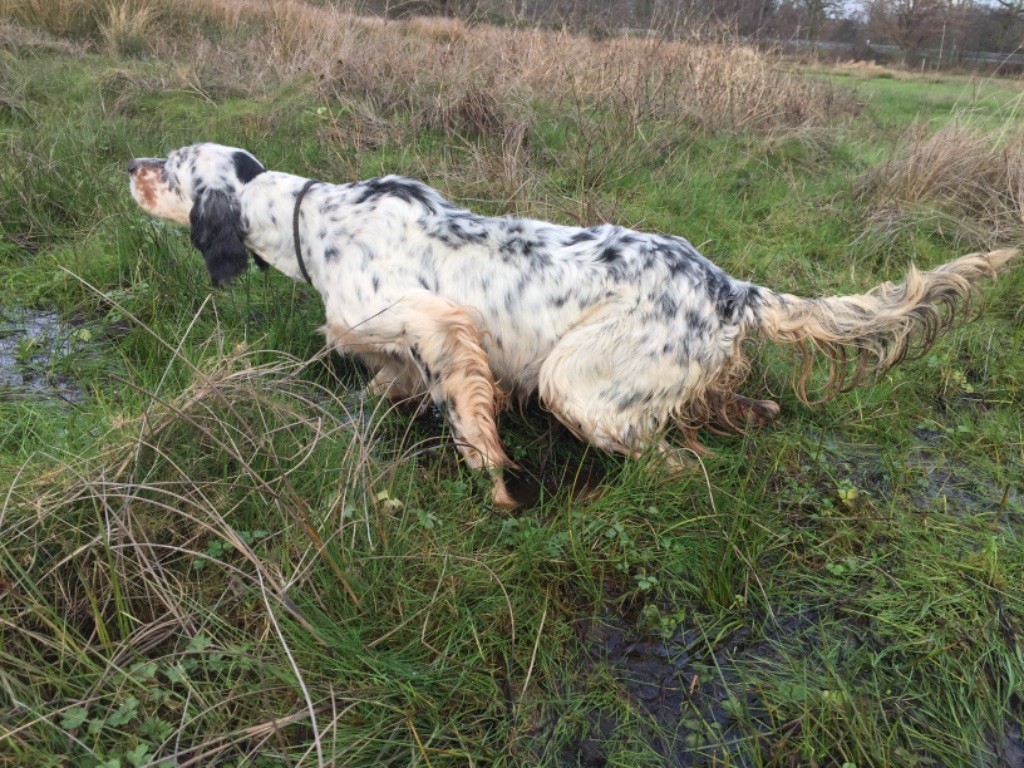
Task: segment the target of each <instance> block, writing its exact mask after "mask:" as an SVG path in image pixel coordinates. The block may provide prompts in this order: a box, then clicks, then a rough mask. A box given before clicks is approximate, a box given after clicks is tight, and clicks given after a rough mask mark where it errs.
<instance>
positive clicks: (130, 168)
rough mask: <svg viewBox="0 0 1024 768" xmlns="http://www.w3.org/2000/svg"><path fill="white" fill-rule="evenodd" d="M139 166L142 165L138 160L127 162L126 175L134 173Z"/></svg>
mask: <svg viewBox="0 0 1024 768" xmlns="http://www.w3.org/2000/svg"><path fill="white" fill-rule="evenodd" d="M140 165H142V161H141V160H138V159H135V160H130V161H129V162H128V173H135V171H137V170H138V169H139V166H140Z"/></svg>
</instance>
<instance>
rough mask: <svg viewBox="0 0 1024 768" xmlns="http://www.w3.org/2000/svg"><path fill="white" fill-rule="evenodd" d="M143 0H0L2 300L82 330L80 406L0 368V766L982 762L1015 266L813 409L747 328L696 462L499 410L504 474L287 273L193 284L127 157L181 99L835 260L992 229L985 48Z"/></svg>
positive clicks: (563, 210)
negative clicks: (834, 54) (398, 404)
mask: <svg viewBox="0 0 1024 768" xmlns="http://www.w3.org/2000/svg"><path fill="white" fill-rule="evenodd" d="M72 6H74V7H72ZM135 7H136V6H134V5H132V4H124V3H121V4H98V3H95V4H89V3H79V4H77V5H76V4H74V3H68V2H62V3H58V2H56V0H54V2H53V3H51V4H48V3H46V2H44V0H39V1H38V2H35V3H18V4H10V5H0V10H2V11H3V14H4V16H5V18H8V19H9V21H8V22H4V23H2V24H0V74H2V76H0V136H2V138H3V142H4V148H5V152H4V153H3V154H2V155H0V235H2V237H0V267H2V268H0V297H2V298H0V307H3V308H5V309H12V308H26V307H27V308H35V309H46V310H57V311H59V313H60V315H61V317H62V319H63V321H64V323H65V328H66V332H67V333H69V334H70V333H74V334H77V336H76V338H78V339H79V340H81V339H85V340H87V341H86V343H76V344H75V345H74V348H73V349H74V351H73V352H71V353H70V354H67V355H56V354H55V355H53V359H52V360H51V361H50V363H49V366H50V367H51V368H52V370H53V371H54V375H60V376H61V377H65V378H67V379H70V380H72V381H74V382H75V383H76V385H77V386H78V387H80V389H81V390H82V392H83V394H84V396H83V397H82V398H81V399H79V400H77V401H75V402H74V403H73V404H69V403H67V402H65V401H64V400H61V399H60V398H58V397H55V396H52V394H49V393H48V392H47V391H46V390H45V389H42V390H40V392H38V393H37V394H36V395H35V396H32V397H25V396H23V395H22V394H19V395H18V396H14V395H13V394H10V393H6V392H4V391H0V424H3V429H2V430H0V478H2V480H0V541H2V542H3V544H2V545H0V701H2V702H3V706H0V764H3V765H10V766H25V765H32V766H36V765H39V766H47V765H50V766H57V765H70V766H76V767H77V766H82V767H83V768H96V767H98V766H143V765H218V766H234V767H236V768H238V767H240V766H299V765H327V764H337V765H353V766H358V765H368V766H369V765H373V766H379V765H402V766H406V765H423V766H442V765H444V766H455V765H459V766H463V765H466V766H468V765H478V766H479V765H488V766H491V765H494V766H501V765H550V766H567V765H588V766H591V765H622V766H639V765H762V766H769V765H772V766H774V765H778V766H790V765H816V766H844V765H856V766H861V767H863V766H884V765H914V764H921V765H927V764H933V765H943V766H961V765H962V766H978V765H985V766H988V765H992V766H997V765H1007V766H1009V765H1013V764H1015V761H1016V760H1017V759H1018V758H1019V755H1020V754H1021V750H1022V749H1024V745H1022V737H1021V720H1022V718H1024V706H1022V695H1024V691H1022V684H1021V680H1024V655H1022V636H1024V635H1022V632H1024V630H1022V627H1024V598H1022V597H1021V591H1020V589H1019V585H1020V583H1021V579H1022V578H1024V548H1022V546H1021V536H1022V533H1024V501H1022V497H1021V489H1022V486H1024V432H1022V430H1024V427H1022V421H1021V418H1020V414H1021V412H1022V407H1024V363H1022V360H1024V354H1022V353H1024V316H1022V314H1021V310H1020V306H1021V302H1020V298H1019V297H1020V296H1021V295H1022V290H1024V283H1022V277H1021V274H1020V271H1019V270H1018V272H1016V273H1013V274H1009V275H1006V276H1004V277H1003V278H1002V279H1001V280H1000V281H998V282H997V283H995V284H994V285H992V286H990V287H987V288H986V289H985V297H986V299H987V301H986V307H985V312H984V314H983V315H982V316H981V317H980V319H978V320H977V321H976V322H975V323H973V324H971V325H970V326H968V327H966V328H964V329H963V330H960V331H957V332H955V333H953V334H952V335H950V336H948V337H946V338H945V339H944V340H943V341H941V342H940V343H939V344H938V345H936V346H935V347H934V348H933V349H932V350H931V352H930V353H929V354H928V355H927V356H926V357H925V358H923V359H921V360H917V361H908V362H906V363H904V364H903V365H902V366H900V367H898V368H896V369H895V370H893V371H892V372H890V373H889V374H888V375H887V376H886V377H885V378H884V379H883V380H882V381H880V382H879V383H878V384H877V385H876V386H873V387H871V388H868V389H863V390H858V391H856V392H853V393H850V394H848V395H844V396H841V397H839V398H836V399H835V400H833V401H831V402H829V403H827V404H825V405H823V406H821V407H819V408H816V409H813V410H811V409H807V408H805V407H803V406H801V405H800V404H799V402H798V401H797V399H796V397H795V396H794V395H793V394H792V391H791V390H790V389H789V387H788V381H789V376H790V371H791V361H790V360H789V358H788V355H787V353H786V352H785V351H784V350H775V349H771V348H767V347H766V348H764V349H763V350H761V351H760V352H759V353H758V354H757V355H756V356H755V359H756V369H755V370H754V371H753V372H752V376H751V379H750V387H749V389H750V391H751V392H754V391H767V392H770V393H772V395H773V396H774V397H776V398H777V399H779V401H780V403H781V404H782V408H783V413H784V419H783V420H782V422H781V423H780V424H779V425H777V426H775V427H773V428H771V429H769V430H766V431H763V432H759V433H756V434H753V433H752V434H748V435H746V436H742V437H718V436H709V437H708V438H707V443H708V444H709V445H710V447H712V448H713V449H714V450H715V455H714V456H712V457H710V458H708V459H706V460H705V461H704V463H703V465H702V466H701V467H700V468H699V469H698V470H697V471H695V472H694V473H693V474H692V475H688V476H685V477H681V478H674V479H670V478H666V477H665V476H664V475H662V474H661V473H660V472H659V471H658V469H657V468H656V467H655V466H651V465H650V464H649V462H646V461H625V460H622V459H620V458H616V457H608V456H604V455H598V454H596V453H595V452H593V451H590V450H588V449H586V448H585V447H584V446H580V445H578V444H576V443H575V442H573V441H572V440H571V438H569V437H568V436H567V435H565V434H564V432H563V431H561V430H560V429H558V428H557V427H556V426H555V425H553V424H551V423H550V421H549V420H548V419H547V418H546V417H545V416H544V414H543V413H540V412H537V411H536V410H534V411H530V412H528V413H527V414H525V415H520V414H514V413H512V414H507V415H506V416H505V417H503V421H502V433H503V436H504V438H505V442H506V445H507V447H508V449H509V451H510V452H511V454H512V455H513V457H514V458H515V460H516V461H518V462H520V463H522V464H523V465H524V466H525V467H526V468H527V469H528V470H529V471H530V472H532V473H533V474H534V475H536V476H537V477H538V478H539V479H540V480H541V481H543V483H542V484H544V483H546V484H545V485H544V489H543V492H542V494H541V499H540V500H539V501H538V503H537V504H536V505H534V506H531V507H528V508H525V509H521V510H517V511H515V512H514V513H512V514H501V513H497V512H495V511H494V510H492V509H491V508H490V507H489V503H488V500H487V493H486V483H485V482H482V480H481V478H479V477H476V476H474V475H473V474H472V473H470V472H469V471H467V470H466V469H465V467H464V466H463V465H461V464H460V463H459V462H458V461H456V460H455V458H454V454H455V452H454V450H453V448H452V446H451V445H450V444H448V443H447V442H446V439H445V438H444V436H443V430H442V429H440V428H439V427H438V425H436V424H429V423H427V424H425V423H424V422H423V421H422V420H416V419H412V418H411V417H410V416H409V415H408V414H405V413H401V412H395V411H394V410H393V409H390V408H389V407H388V406H387V405H386V404H383V403H379V402H376V401H374V400H372V399H368V398H365V397H364V396H362V395H360V388H361V386H362V384H363V383H364V381H365V376H364V374H363V372H361V371H360V370H359V369H358V368H357V367H355V366H354V365H351V364H349V363H347V362H345V361H342V360H339V359H337V358H336V357H333V356H329V355H327V354H325V353H324V352H323V350H322V348H321V347H322V340H321V338H320V337H319V336H318V335H317V333H316V330H315V329H316V328H317V327H318V326H319V325H320V324H321V323H322V308H321V306H320V304H319V301H318V299H317V298H316V297H315V296H314V295H313V294H312V293H311V292H309V291H308V290H307V289H306V288H305V287H303V286H299V285H297V284H293V283H292V282H290V281H288V280H286V279H284V278H283V277H281V276H280V275H276V274H266V275H264V274H261V273H258V272H256V271H253V272H251V273H250V274H248V275H246V276H245V277H244V279H242V280H241V281H240V282H239V284H237V285H236V286H234V287H232V288H231V289H229V290H225V291H218V292H211V291H210V289H209V288H208V284H207V280H206V278H205V276H204V271H203V269H202V266H201V262H200V261H199V257H198V256H197V254H195V253H194V251H193V250H192V248H191V246H190V245H189V243H188V238H187V234H186V233H184V232H183V231H181V230H180V229H177V228H175V227H171V226H165V225H163V224H159V223H156V222H153V221H152V220H149V219H148V218H146V217H145V216H144V215H143V214H142V213H141V212H139V211H138V210H136V208H135V206H134V204H133V203H132V202H131V200H130V199H129V196H128V194H127V189H126V184H125V173H124V166H125V164H126V161H127V159H129V158H131V157H133V156H142V155H147V156H148V155H156V154H159V153H162V152H164V151H166V150H168V149H171V148H174V147H176V146H179V145H183V144H186V143H190V142H193V141H197V140H213V141H221V142H224V143H230V144H234V145H241V146H246V147H248V148H250V149H251V150H253V151H254V152H255V153H256V155H257V156H258V157H260V158H261V159H262V160H264V161H265V162H266V163H267V164H268V165H269V166H270V167H272V168H279V169H282V170H289V171H293V172H297V173H306V174H308V175H311V176H312V175H315V176H317V177H319V178H325V179H333V180H338V181H345V180H350V179H354V178H359V177H365V176H369V175H374V174H380V173H386V172H399V173H407V174H411V175H415V176H418V177H420V178H423V179H425V180H427V181H429V182H430V183H433V184H435V185H437V186H439V187H440V188H441V189H442V190H443V191H444V192H445V193H446V194H448V195H449V196H451V197H453V198H456V199H458V200H461V201H464V202H466V203H468V204H470V205H471V206H472V207H474V208H476V209H478V210H481V211H485V212H491V213H499V212H507V213H519V214H529V215H537V216H544V217H546V218H552V219H556V220H559V221H563V222H586V223H594V222H596V221H598V220H601V219H609V220H614V221H617V222H620V223H624V224H631V225H636V226H641V227H643V228H645V229H650V230H659V231H669V232H678V233H681V234H684V235H685V236H687V237H688V238H690V239H691V240H692V241H693V242H694V243H697V244H702V243H703V244H704V245H703V250H705V251H706V252H707V253H709V254H710V255H712V256H713V257H714V258H715V259H716V260H717V261H718V262H719V263H721V264H722V265H723V266H725V267H727V268H728V269H729V270H730V271H731V272H732V273H733V274H736V275H738V276H742V277H746V278H750V279H753V280H755V281H757V282H760V283H764V284H768V285H770V286H772V287H774V288H777V289H781V290H786V291H790V292H794V293H804V294H817V293H838V292H846V291H853V290H861V289H864V288H867V287H869V286H871V285H874V284H876V283H877V282H879V281H881V280H885V279H890V278H896V277H898V276H899V274H900V273H901V271H902V270H903V269H904V267H905V265H906V263H907V262H908V261H911V260H913V261H915V262H917V263H919V264H921V265H922V266H925V265H927V266H931V265H934V264H937V263H940V262H942V261H945V260H948V259H949V258H950V257H952V256H954V255H958V254H959V253H960V252H963V251H966V250H969V249H972V248H981V247H989V246H992V245H1003V244H1018V245H1019V244H1020V237H1021V236H1020V224H1021V219H1020V209H1019V205H1020V200H1021V197H1020V194H1019V190H1017V189H1016V187H1013V186H1012V184H1011V181H1012V180H1013V179H1017V176H1012V175H1011V174H1012V173H1018V175H1019V165H1020V156H1019V147H1020V142H1019V139H1014V138H1012V137H1014V136H1015V135H1016V133H1015V131H1018V130H1019V129H1017V128H1016V123H1015V122H1014V120H1013V116H1014V115H1015V114H1016V113H1017V110H1018V107H1017V104H1018V101H1017V99H1018V96H1017V94H1019V88H1020V83H1019V81H1010V80H998V81H997V80H990V81H986V82H985V83H983V84H981V85H980V86H979V89H980V92H982V93H983V101H984V108H981V107H978V108H974V109H973V111H972V108H971V102H970V101H969V100H968V101H967V102H965V101H963V100H961V98H960V97H959V96H956V94H953V95H952V96H951V95H950V93H951V89H953V90H956V89H959V90H960V91H962V90H963V86H962V85H961V84H960V83H959V81H956V82H954V83H952V84H951V83H949V82H933V81H932V80H933V79H934V78H931V77H924V78H922V77H912V76H910V75H906V74H902V73H900V74H898V75H896V76H893V77H891V78H878V77H875V78H865V77H860V78H859V79H858V80H857V81H856V82H855V83H854V82H852V80H853V78H851V77H850V76H847V75H840V74H836V73H829V74H827V75H822V74H821V73H811V74H808V75H804V74H801V73H788V74H785V73H783V71H782V67H781V65H780V63H779V62H775V61H774V60H772V59H769V58H766V57H764V56H762V55H761V54H756V53H755V52H753V51H747V50H746V49H736V48H726V49H723V48H722V46H728V45H729V43H728V42H727V41H726V42H723V41H722V40H721V39H716V38H708V39H706V40H704V41H703V42H702V41H697V42H696V43H693V42H689V43H686V44H679V46H678V47H673V46H674V45H675V44H669V43H651V42H648V41H628V42H622V43H614V44H609V45H605V46H602V45H600V44H597V43H595V42H594V41H591V40H587V39H582V38H574V37H572V36H570V35H567V34H561V33H558V34H556V33H551V32H544V31H538V30H518V31H512V30H497V29H493V28H488V27H470V26H466V25H463V24H461V23H457V22H447V21H446V22H431V21H422V20H413V21H409V22H400V23H399V22H391V23H389V24H388V25H382V24H380V23H379V22H375V21H370V20H364V19H359V18H357V17H352V16H347V15H344V14H341V13H340V12H337V11H334V10H330V9H326V10H325V9H320V10H317V9H316V8H314V7H312V6H305V5H303V4H300V3H274V4H266V5H262V4H261V5H260V6H258V7H257V6H252V7H249V6H246V5H245V4H234V5H229V4H219V3H216V2H212V0H211V2H203V1H201V0H195V2H194V3H192V4H191V5H189V6H188V7H187V8H186V6H185V5H184V4H182V5H181V7H182V8H186V10H189V11H190V12H192V15H191V16H190V17H189V18H188V19H186V17H185V15H184V12H182V14H178V13H177V12H176V11H175V8H176V7H177V6H176V5H173V4H171V5H161V4H157V3H139V4H138V8H141V9H148V10H144V11H143V12H144V14H145V15H142V16H133V15H132V12H131V11H132V9H133V8H135ZM239 8H242V9H243V10H239ZM33 9H35V10H33ZM69 9H70V10H69ZM83 9H86V10H88V9H93V10H92V11H89V12H88V13H86V11H85V10H83ZM36 11H38V13H36ZM243 11H244V12H243ZM33 13H35V14H36V15H33ZM90 13H92V14H93V15H89V14H90ZM317 14H321V15H317ZM313 22H316V23H315V25H313V26H312V27H311V26H310V25H311V24H312V23H313ZM48 24H49V25H50V26H49V28H48V31H47V25H48ZM133 25H134V26H133ZM140 28H141V29H144V30H145V31H147V32H152V31H153V30H157V31H159V32H160V33H161V34H144V35H142V36H141V39H140V37H139V35H138V34H137V30H138V29H140ZM310 28H315V29H317V30H318V32H317V33H316V34H314V35H312V38H311V39H308V40H307V39H306V38H303V37H302V35H300V34H299V30H301V29H310ZM133 30H135V31H133ZM154 41H156V42H154ZM307 42H308V44H307ZM657 46H661V48H658V47H657ZM652 47H653V48H652ZM332 48H333V49H334V51H335V52H337V51H339V50H340V51H341V52H342V56H341V58H342V61H340V62H338V61H337V57H333V58H331V57H329V56H328V55H327V54H328V52H330V51H331V50H332ZM389 50H390V51H391V52H392V53H391V55H380V52H381V51H385V52H387V51H389ZM652 50H656V51H657V52H659V53H661V54H664V64H663V66H661V67H660V68H655V69H649V68H647V61H648V60H649V56H650V54H651V51H652ZM723 51H726V52H728V53H730V54H731V56H723V55H722V53H723ZM722 61H725V62H727V67H726V68H724V69H722V68H719V69H716V68H715V66H716V65H715V62H722ZM321 74H323V75H324V77H320V75H321ZM638 78H639V79H638ZM694 78H696V80H699V81H701V82H705V83H709V84H710V83H715V84H717V85H716V87H715V88H710V87H708V88H706V89H704V90H703V91H701V92H700V93H699V94H698V93H697V92H696V91H694V92H692V93H693V98H692V99H691V98H690V96H689V94H690V93H691V92H690V91H688V90H687V88H688V87H689V86H688V84H691V83H693V82H695V80H694ZM719 91H720V93H718V92H719ZM958 92H959V91H958ZM684 97H685V98H684ZM683 102H686V104H685V106H686V108H685V109H684V108H683V106H684V104H683ZM974 103H975V104H980V103H982V102H981V101H976V102H974ZM965 109H967V111H970V112H971V114H970V115H968V116H965V114H964V112H965ZM1000 158H1002V159H1003V160H1004V162H1000ZM940 160H941V162H940ZM952 160H956V161H957V163H952V164H951V161H952ZM950 169H952V170H950ZM1015 169H1016V170H1015ZM938 171H944V173H943V174H940V173H938ZM950 178H952V179H953V181H952V182H950V181H949V179H950ZM957 179H959V181H960V182H961V183H959V184H958V183H957ZM1015 206H1017V207H1015ZM880 212H888V213H887V214H886V215H882V213H880ZM36 357H37V356H36V355H34V354H33V355H29V354H25V355H23V356H22V358H23V359H22V362H21V363H19V365H22V364H26V363H27V361H35V360H36ZM33 364H37V363H35V362H33ZM574 481H578V482H579V483H580V484H581V485H583V486H586V487H591V488H595V489H596V490H595V491H594V492H591V493H585V494H578V495H575V496H574V495H572V494H570V493H569V490H568V489H569V486H571V485H572V484H573V482H574Z"/></svg>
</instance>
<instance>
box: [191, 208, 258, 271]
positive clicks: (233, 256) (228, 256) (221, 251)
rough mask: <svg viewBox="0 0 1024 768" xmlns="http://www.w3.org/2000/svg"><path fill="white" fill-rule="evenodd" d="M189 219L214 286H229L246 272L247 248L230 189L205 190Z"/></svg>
mask: <svg viewBox="0 0 1024 768" xmlns="http://www.w3.org/2000/svg"><path fill="white" fill-rule="evenodd" d="M188 221H189V225H190V226H191V228H192V245H194V246H195V247H196V249H197V250H198V251H199V252H200V253H201V254H203V259H204V260H205V261H206V268H207V269H208V270H209V271H210V279H211V280H213V284H214V285H215V286H217V287H218V288H219V287H221V286H223V285H227V284H228V283H230V282H231V280H232V279H233V278H235V277H238V276H239V275H240V274H242V273H243V272H244V271H245V268H246V266H248V251H247V250H246V248H245V246H244V245H243V244H242V235H241V230H240V226H241V215H240V212H239V208H238V202H237V201H236V200H235V199H234V198H233V197H232V195H231V194H230V193H229V192H226V191H225V190H222V189H207V190H204V191H203V192H202V193H200V194H199V195H198V197H197V198H196V201H195V203H194V204H193V205H192V210H191V212H190V213H189V215H188Z"/></svg>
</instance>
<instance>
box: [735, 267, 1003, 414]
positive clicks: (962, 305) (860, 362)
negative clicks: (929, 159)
mask: <svg viewBox="0 0 1024 768" xmlns="http://www.w3.org/2000/svg"><path fill="white" fill-rule="evenodd" d="M1019 256H1020V252H1019V251H1017V250H1013V249H1006V250H1000V251H992V252H990V253H972V254H970V255H968V256H962V257H961V258H959V259H956V260H955V261H951V262H949V263H948V264H944V265H942V266H941V267H938V268H936V269H933V270H931V271H928V272H922V271H919V270H917V269H915V268H913V267H911V269H910V272H909V273H908V274H907V278H906V281H905V282H903V283H900V284H898V285H894V284H893V283H883V284H882V285H879V286H878V287H877V288H874V289H872V290H871V291H869V292H867V293H864V294H860V295H855V296H832V297H828V298H821V299H802V298H799V297H797V296H791V295H789V294H779V293H768V294H767V295H766V296H764V298H763V301H764V303H763V305H762V306H761V307H760V308H759V311H758V313H757V314H758V315H759V318H758V319H759V320H760V322H759V323H757V322H755V324H756V325H757V326H758V330H759V331H760V333H761V335H762V336H764V337H766V338H769V339H772V340H774V341H782V342H787V343H791V344H796V345H797V353H798V357H799V358H800V365H799V367H798V370H796V371H795V372H794V384H793V386H794V389H795V390H796V393H797V396H798V397H799V398H800V399H801V400H802V401H804V402H805V403H806V402H809V401H810V398H809V397H808V394H807V385H808V380H809V379H810V377H811V374H812V371H813V368H814V364H813V363H814V356H815V354H814V353H815V352H816V351H818V352H821V353H822V354H824V355H825V357H826V358H827V360H828V369H829V370H828V382H827V383H826V384H825V386H824V389H823V392H822V393H821V394H822V396H823V398H824V399H827V398H828V397H831V396H832V395H834V394H836V393H838V392H845V391H847V390H850V389H853V388H854V387H856V386H858V385H859V384H863V383H866V381H868V380H870V379H872V378H873V377H875V376H877V375H878V374H880V373H883V372H884V371H886V370H888V369H889V368H891V367H892V366H894V365H896V364H897V363H899V362H900V361H901V360H903V359H905V358H907V357H908V356H910V357H916V356H919V355H921V354H924V353H925V352H926V351H928V349H929V347H931V345H932V344H933V343H934V341H935V339H936V337H937V336H938V335H939V334H940V333H942V332H944V331H947V330H949V329H950V328H951V327H953V326H954V325H957V324H958V323H959V322H961V321H963V320H964V319H966V318H967V316H968V314H969V312H968V310H969V308H970V304H971V299H972V298H974V294H975V292H976V286H977V283H978V282H979V281H981V280H982V279H983V278H991V277H994V276H995V275H996V273H997V272H998V271H999V270H1000V269H1002V268H1003V267H1005V266H1006V265H1007V264H1009V262H1011V261H1012V260H1014V259H1016V258H1017V257H1019Z"/></svg>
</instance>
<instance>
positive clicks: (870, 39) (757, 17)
mask: <svg viewBox="0 0 1024 768" xmlns="http://www.w3.org/2000/svg"><path fill="white" fill-rule="evenodd" d="M364 6H365V7H364V8H363V10H369V11H372V12H376V13H381V14H384V15H387V16H393V17H397V16H406V15H412V14H427V15H444V16H456V17H460V18H464V19H467V20H479V21H492V22H497V23H541V24H548V25H569V26H571V27H574V28H577V29H584V30H587V31H590V32H592V33H594V34H619V33H622V32H623V31H629V32H632V33H635V34H653V33H659V34H669V35H672V36H677V37H678V36H685V35H687V34H690V33H692V32H693V31H694V30H701V31H703V30H707V29H712V28H716V27H717V28H722V27H723V26H725V27H727V28H728V29H730V30H731V31H732V32H734V33H736V34H739V35H741V36H743V37H748V38H753V39H756V40H764V41H771V42H776V43H779V42H782V43H786V42H799V43H801V44H805V45H817V47H819V49H822V50H828V49H829V48H830V47H831V48H834V49H838V50H842V51H844V52H845V53H846V54H847V55H853V56H857V57H862V58H868V57H871V56H876V57H877V56H879V55H882V54H883V53H884V52H887V53H886V55H888V56H889V57H890V58H891V57H892V56H893V54H894V53H895V55H896V56H897V57H899V58H902V59H903V60H904V61H906V62H907V63H912V62H914V61H915V60H916V59H919V58H920V57H921V56H922V55H924V53H925V52H928V54H929V55H930V56H931V57H932V58H934V56H935V53H936V52H938V53H939V54H940V57H941V60H942V62H944V63H962V62H964V61H966V60H969V59H971V58H972V57H973V56H974V55H976V54H977V53H978V52H992V53H1004V54H1015V53H1016V54H1020V53H1024V0H862V1H860V2H858V1H857V0H854V2H846V1H844V0H364Z"/></svg>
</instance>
